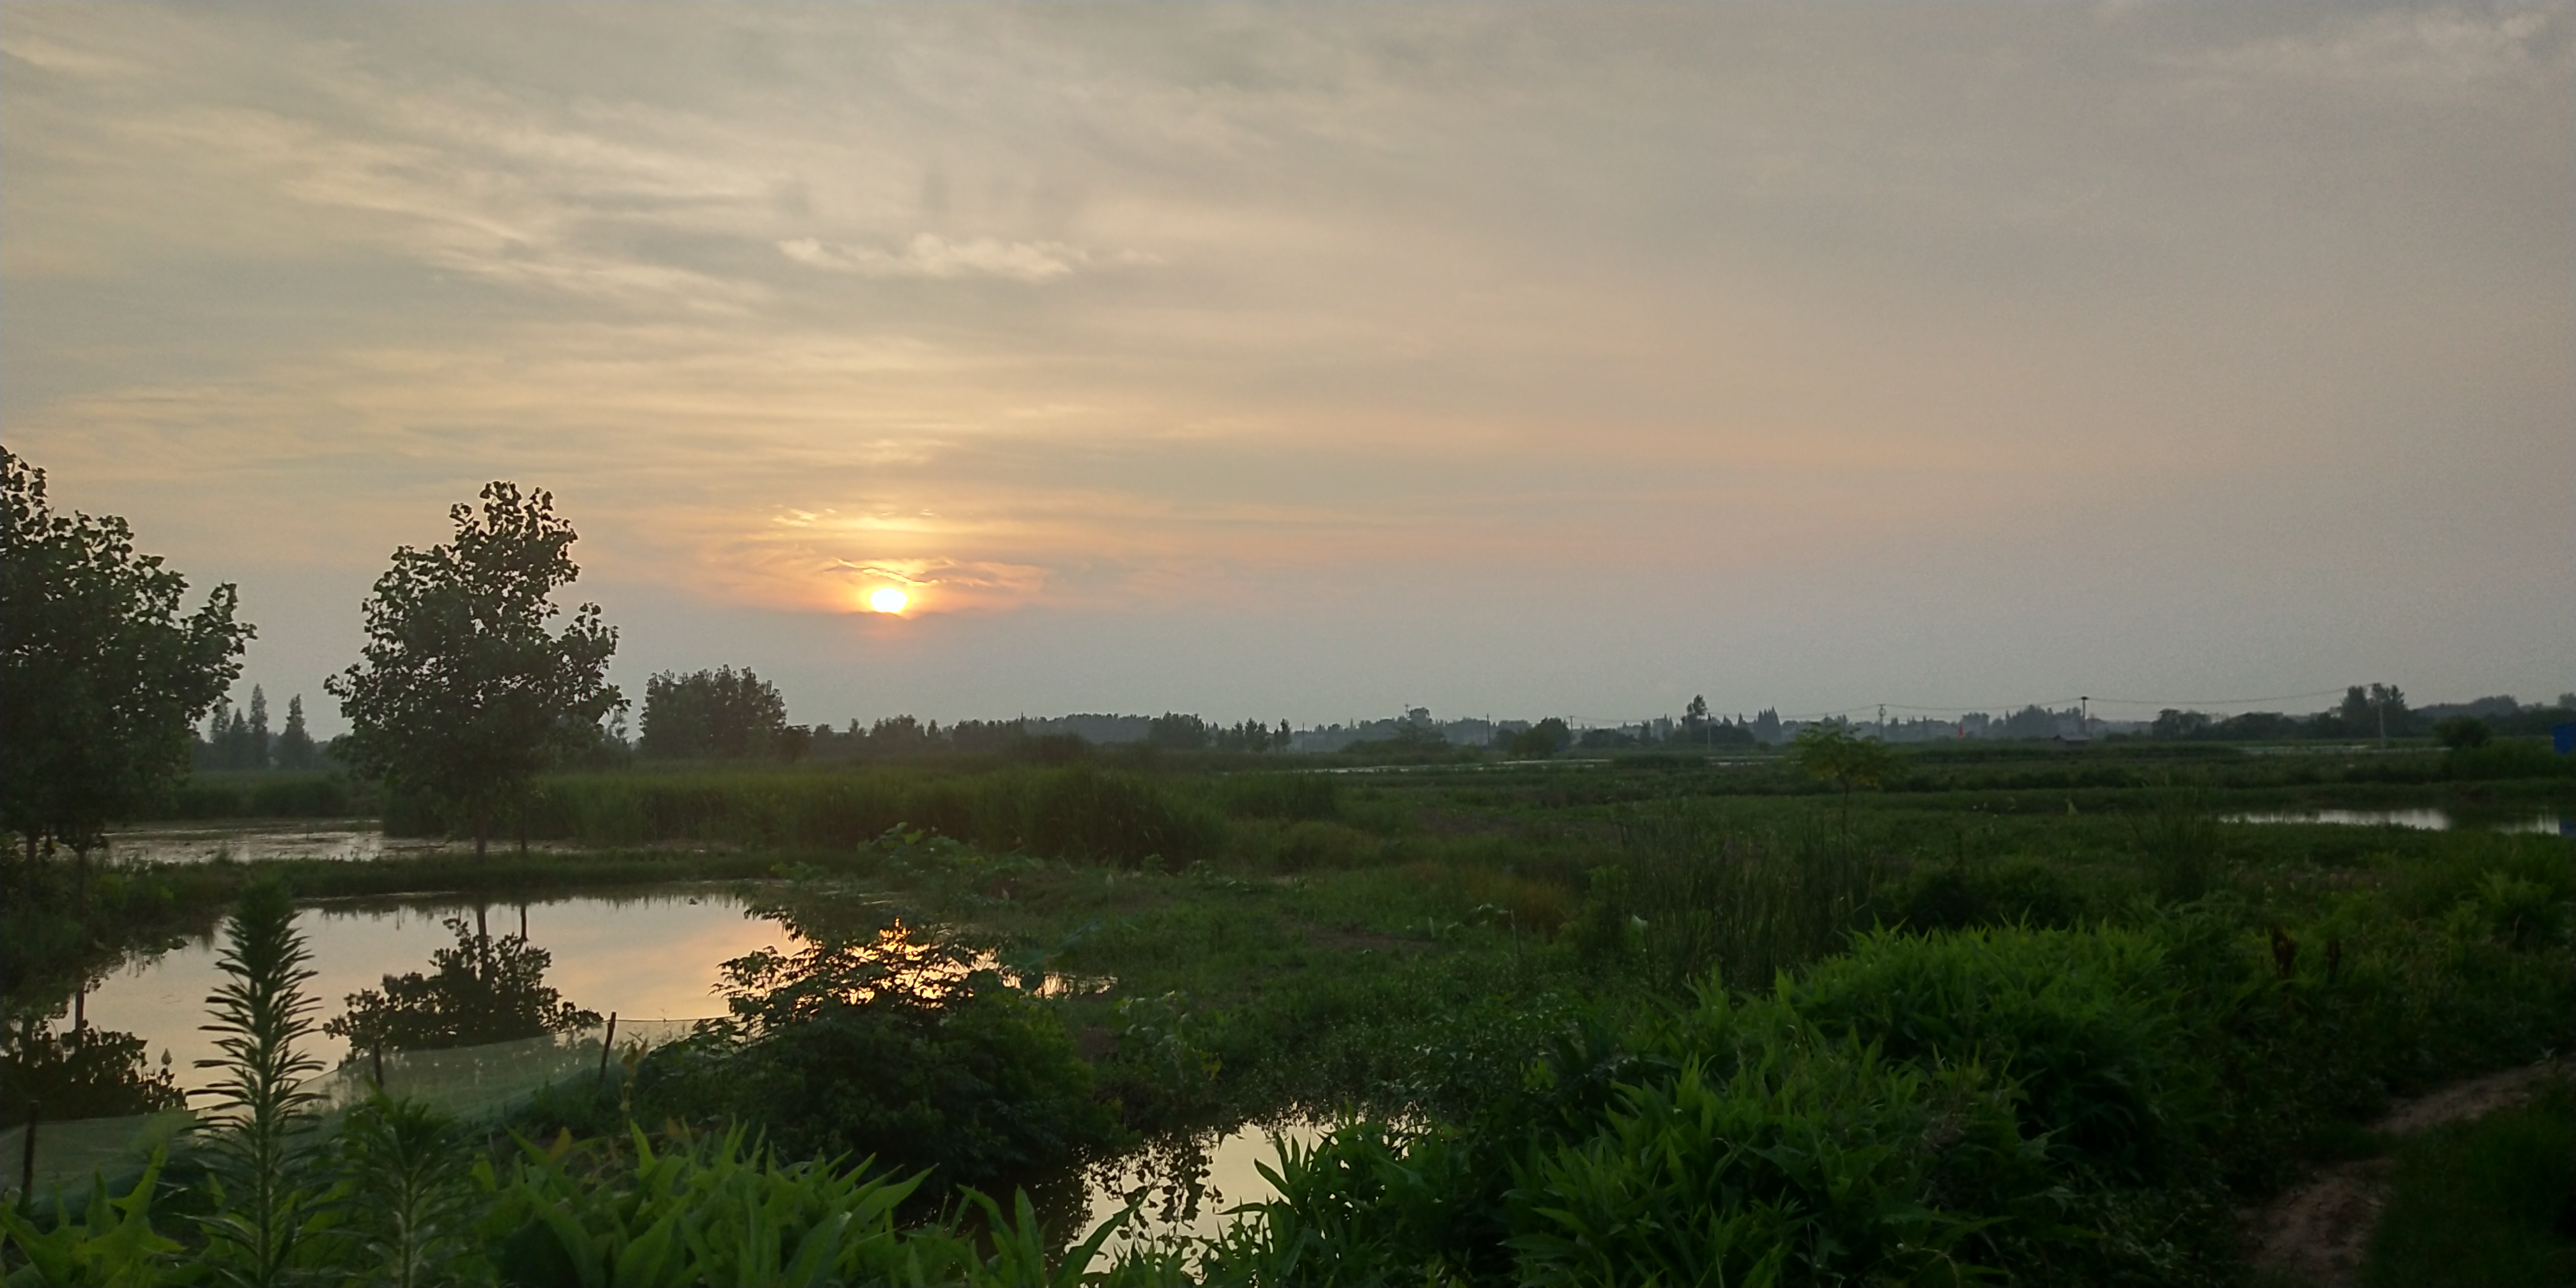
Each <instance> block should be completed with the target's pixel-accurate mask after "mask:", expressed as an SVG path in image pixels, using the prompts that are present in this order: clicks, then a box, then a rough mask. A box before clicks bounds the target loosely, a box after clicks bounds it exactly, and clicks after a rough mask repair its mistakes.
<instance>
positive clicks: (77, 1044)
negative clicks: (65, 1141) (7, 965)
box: [0, 1015, 186, 1127]
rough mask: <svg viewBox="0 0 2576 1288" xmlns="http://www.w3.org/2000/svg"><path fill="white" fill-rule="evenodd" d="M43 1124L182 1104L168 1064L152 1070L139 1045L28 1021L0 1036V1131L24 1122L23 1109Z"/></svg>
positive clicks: (126, 1037) (129, 1038) (104, 1033)
mask: <svg viewBox="0 0 2576 1288" xmlns="http://www.w3.org/2000/svg"><path fill="white" fill-rule="evenodd" d="M31 1101H32V1102H34V1104H35V1107H36V1113H38V1114H39V1115H41V1116H42V1117H44V1118H45V1119H47V1120H49V1121H54V1122H60V1121H64V1120H67V1119H74V1118H121V1117H124V1116H125V1115H127V1114H142V1113H151V1112H153V1111H155V1110H160V1109H176V1108H178V1107H179V1106H180V1105H182V1104H184V1103H186V1102H185V1099H184V1095H183V1093H182V1092H181V1091H180V1090H179V1084H178V1080H177V1079H176V1078H174V1077H173V1076H172V1075H171V1072H170V1065H169V1057H168V1055H167V1054H164V1055H163V1057H162V1065H161V1068H160V1069H158V1070H154V1069H153V1068H152V1067H151V1064H150V1063H149V1062H148V1061H147V1060H146V1059H145V1058H144V1044H143V1039H142V1038H140V1037H137V1036H135V1035H134V1034H131V1033H119V1032H116V1031H115V1030H112V1029H100V1028H93V1027H90V1026H88V1025H75V1026H74V1027H73V1029H72V1030H71V1031H70V1032H68V1033H55V1032H52V1031H51V1030H50V1028H49V1027H48V1025H47V1023H46V1021H45V1020H43V1019H41V1018H39V1017H37V1016H34V1015H29V1016H26V1017H25V1018H23V1019H21V1020H20V1021H19V1023H18V1024H17V1025H16V1026H15V1027H14V1028H12V1029H9V1030H7V1031H5V1032H0V1125H7V1126H12V1127H14V1126H17V1125H18V1124H20V1123H23V1122H25V1121H27V1118H28V1106H29V1102H31Z"/></svg>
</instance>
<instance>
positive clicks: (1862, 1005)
mask: <svg viewBox="0 0 2576 1288" xmlns="http://www.w3.org/2000/svg"><path fill="white" fill-rule="evenodd" d="M2179 985H2180V980H2179V979H2178V978H2177V977H2176V976H2174V975H2173V974H2172V973H2171V972H2168V971H2166V970H2165V969H2164V954H2163V950H2162V949H2161V947H2160V946H2159V945H2157V943H2156V942H2155V941H2154V940H2153V938H2152V937H2150V936H2149V935H2147V934H2145V933H2143V932H2139V931H2131V930H2119V929H2113V928H2110V927H2101V928H2098V929H2094V930H2081V931H2078V930H2025V929H2007V928H1987V929H1981V930H1974V931H1965V932H1960V933H1955V934H1944V935H1931V936H1917V935H1905V934H1900V933H1897V932H1894V931H1879V932H1876V933H1872V934H1869V935H1865V936H1863V937H1861V938H1860V939H1859V940H1858V941H1857V942H1855V943H1854V944H1853V946H1852V951H1851V952H1850V953H1848V954H1846V955H1844V956H1840V957H1836V958H1833V959H1830V960H1827V961H1823V962H1819V963H1817V965H1816V967H1815V968H1814V969H1813V970H1812V971H1810V972H1808V974H1807V975H1806V976H1805V977H1804V978H1803V979H1800V980H1798V981H1796V982H1794V983H1790V984H1786V985H1784V986H1783V989H1782V997H1783V998H1784V999H1786V1000H1787V1001H1788V1002H1789V1004H1790V1005H1792V1006H1794V1007H1796V1008H1797V1009H1798V1011H1799V1013H1800V1014H1802V1015H1804V1016H1805V1017H1807V1018H1808V1019H1809V1020H1810V1021H1812V1022H1814V1023H1816V1024H1817V1025H1819V1026H1821V1027H1823V1028H1825V1029H1827V1030H1828V1031H1831V1032H1835V1033H1840V1034H1845V1035H1848V1036H1849V1037H1851V1038H1853V1039H1854V1040H1856V1041H1859V1042H1863V1043H1867V1044H1870V1045H1872V1046H1874V1047H1877V1048H1878V1049H1880V1050H1882V1051H1884V1052H1885V1053H1886V1054H1887V1056H1888V1058H1890V1059H1893V1060H1900V1061H1907V1062H1911V1063H1915V1064H1918V1065H1922V1066H1924V1067H1932V1068H1937V1067H1941V1066H1944V1065H1947V1064H1952V1063H1957V1062H1962V1061H1981V1062H1983V1063H1985V1064H1987V1065H1989V1066H1991V1067H1993V1068H1996V1069H1999V1070H2002V1071H2003V1072H2005V1073H2007V1074H2009V1075H2010V1076H2011V1077H2012V1078H2013V1080H2014V1081H2015V1083H2016V1084H2017V1085H2018V1086H2019V1087H2020V1088H2021V1091H2022V1095H2023V1099H2022V1102H2021V1107H2020V1112H2021V1114H2022V1118H2023V1122H2024V1126H2025V1128H2026V1130H2027V1131H2028V1133H2029V1134H2030V1135H2031V1136H2032V1137H2034V1138H2043V1137H2044V1138H2045V1139H2046V1140H2047V1141H2048V1142H2049V1147H2050V1148H2051V1149H2052V1150H2054V1151H2057V1152H2058V1153H2059V1154H2060V1155H2061V1156H2062V1157H2064V1158H2066V1159H2067V1160H2069V1161H2071V1162H2080V1163H2081V1164H2083V1165H2085V1166H2088V1167H2093V1168H2099V1169H2103V1170H2104V1171H2106V1172H2107V1173H2108V1174H2109V1175H2111V1176H2113V1177H2115V1178H2117V1179H2119V1180H2120V1181H2122V1182H2124V1183H2147V1182H2161V1181H2167V1180H2170V1179H2172V1178H2174V1177H2176V1176H2177V1175H2179V1174H2180V1172H2181V1169H2182V1168H2183V1167H2184V1166H2185V1165H2186V1164H2187V1163H2188V1162H2189V1161H2190V1157H2191V1153H2190V1151H2191V1146H2192V1142H2193V1140H2194V1138H2195V1136H2196V1131H2195V1128H2196V1127H2198V1125H2199V1123H2198V1120H2197V1119H2196V1118H2195V1117H2194V1116H2193V1115H2194V1114H2195V1113H2197V1112H2200V1111H2201V1108H2202V1106H2203V1105H2204V1104H2205V1103H2206V1101H2207V1098H2208V1092H2207V1089H2206V1088H2205V1087H2203V1086H2201V1085H2199V1075H2198V1074H2197V1073H2196V1072H2195V1071H2196V1070H2197V1068H2198V1063H2199V1062H2198V1061H2197V1060H2196V1059H2195V1058H2194V1056H2193V1054H2192V1052H2191V1051H2190V1049H2189V1041H2188V1040H2189V1038H2190V1037H2191V1036H2192V1029H2191V1027H2190V1026H2189V1024H2188V1023H2187V1019H2186V1016H2185V1015H2184V1013H2183V1011H2184V1002H2183V999H2182V998H2181V996H2180V989H2179Z"/></svg>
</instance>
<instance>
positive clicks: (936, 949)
mask: <svg viewBox="0 0 2576 1288" xmlns="http://www.w3.org/2000/svg"><path fill="white" fill-rule="evenodd" d="M799 929H800V930H802V931H804V932H805V933H807V934H809V935H811V934H813V933H814V928H812V927H801V928H799ZM725 969H726V973H727V976H728V984H727V986H726V987H727V991H728V992H729V994H730V995H731V997H730V1007H731V1010H732V1012H733V1014H732V1016H731V1017H730V1018H729V1019H727V1020H724V1021H717V1022H712V1023H710V1024H707V1025H703V1026H701V1028H700V1031H699V1032H698V1033H696V1034H695V1035H693V1036H691V1037H690V1038H688V1039H686V1040H684V1041H681V1042H677V1043H673V1044H671V1045H670V1046H667V1047H664V1048H662V1049H661V1050H659V1051H656V1052H654V1053H653V1054H652V1055H650V1056H648V1057H647V1058H646V1059H645V1060H644V1062H643V1064H642V1065H641V1066H640V1067H639V1068H638V1070H637V1073H636V1080H635V1098H636V1103H637V1105H638V1112H639V1113H640V1114H641V1115H642V1116H643V1117H644V1118H645V1119H647V1120H648V1121H649V1120H651V1119H653V1118H654V1117H655V1116H657V1115H671V1116H674V1117H677V1118H680V1119H681V1120H683V1121H688V1122H710V1121H721V1120H726V1119H731V1120H733V1121H737V1122H741V1123H745V1124H749V1125H752V1126H755V1127H757V1128H758V1129H759V1130H761V1131H762V1132H763V1133H764V1134H765V1136H766V1138H767V1140H768V1141H769V1143H770V1144H771V1145H772V1146H773V1147H775V1148H777V1149H779V1150H781V1151H783V1152H784V1153H786V1154H788V1155H790V1156H793V1157H825V1156H849V1157H867V1158H875V1159H877V1160H879V1161H880V1162H883V1163H885V1164H886V1165H889V1166H893V1167H897V1168H901V1169H904V1170H907V1171H909V1170H914V1169H927V1170H929V1171H931V1172H932V1173H933V1174H934V1178H935V1183H934V1185H933V1191H934V1192H937V1191H941V1190H944V1189H946V1188H947V1187H948V1186H950V1185H954V1184H964V1185H991V1184H994V1183H996V1182H1005V1181H1021V1180H1027V1179H1030V1178H1033V1177H1035V1176H1037V1175H1039V1174H1041V1173H1044V1172H1050V1171H1054V1170H1056V1169H1059V1168H1061V1167H1063V1166H1064V1165H1065V1164H1067V1163H1070V1162H1072V1161H1075V1160H1078V1159H1080V1158H1081V1157H1083V1156H1085V1155H1086V1154H1088V1153H1090V1152H1092V1151H1094V1150H1097V1149H1099V1148H1102V1147H1104V1146H1106V1145H1108V1144H1110V1143H1112V1142H1113V1141H1114V1140H1116V1139H1117V1137H1118V1128H1117V1123H1116V1121H1115V1119H1114V1118H1113V1117H1112V1115H1111V1114H1110V1112H1109V1111H1108V1110H1107V1109H1106V1108H1104V1107H1103V1106H1101V1105H1100V1104H1098V1103H1096V1102H1095V1101H1094V1100H1093V1098H1092V1080H1091V1070H1090V1066H1088V1065H1086V1064H1084V1063H1083V1062H1082V1060H1081V1058H1080V1056H1078V1055H1077V1054H1076V1052H1075V1050H1074V1045H1073V1039H1072V1037H1071V1036H1070V1035H1069V1034H1067V1033H1066V1032H1065V1028H1064V1024H1063V1022H1062V1021H1061V1020H1060V1019H1058V1018H1057V1017H1056V1015H1055V1013H1054V1012H1053V1011H1051V1010H1049V1009H1047V1008H1046V1007H1045V1006H1044V1005H1042V1004H1040V1003H1038V1002H1037V1001H1035V1000H1033V999H1031V998H1030V997H1028V996H1027V995H1026V994H1024V993H1022V992H1020V991H1019V990H1017V989H1014V988H1011V987H1009V986H1008V985H1006V984H1004V983H1003V981H1002V979H1001V977H1000V976H999V975H998V974H996V973H994V972H993V971H990V970H983V969H977V968H976V962H975V960H974V958H973V955H972V954H971V953H969V952H967V951H966V950H965V949H963V948H962V947H960V946H958V945H956V944H954V943H952V942H948V941H943V940H925V939H921V938H919V937H917V936H914V935H913V934H911V932H909V931H908V930H907V929H906V928H905V927H903V926H902V925H901V923H895V924H893V925H892V926H888V927H881V928H880V929H879V930H878V931H877V932H876V933H875V934H874V935H856V934H833V933H830V932H824V933H822V934H821V935H820V936H818V937H817V941H816V942H814V943H813V944H812V946H810V947H808V948H807V949H805V950H803V951H802V952H799V953H797V954H795V955H794V956H792V957H790V956H782V955H779V954H776V953H769V952H762V953H754V954H752V955H750V956H748V957H744V958H740V959H737V960H735V961H733V962H729V963H727V964H726V967H725Z"/></svg>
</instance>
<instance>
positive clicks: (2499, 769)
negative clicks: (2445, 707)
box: [2442, 738, 2568, 780]
mask: <svg viewBox="0 0 2576 1288" xmlns="http://www.w3.org/2000/svg"><path fill="white" fill-rule="evenodd" d="M2442 772H2443V774H2444V775H2445V776H2446V777H2450V778H2460V779H2476V780H2493V779H2504V778H2559V779H2564V778H2566V777H2567V776H2568V762H2567V757H2565V756H2561V755H2559V754H2558V753H2556V752H2553V751H2551V750H2550V749H2549V744H2548V743H2546V742H2542V741H2540V740H2538V739H2532V738H2506V739H2500V740H2497V741H2493V742H2483V743H2475V744H2472V745H2469V746H2465V747H2453V748H2452V749H2451V750H2450V751H2448V752H2445V753H2443V756H2442Z"/></svg>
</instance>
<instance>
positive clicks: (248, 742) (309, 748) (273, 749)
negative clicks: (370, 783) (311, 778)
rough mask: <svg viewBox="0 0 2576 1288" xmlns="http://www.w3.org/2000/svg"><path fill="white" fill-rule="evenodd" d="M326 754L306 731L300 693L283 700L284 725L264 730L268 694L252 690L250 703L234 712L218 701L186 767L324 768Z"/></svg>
mask: <svg viewBox="0 0 2576 1288" xmlns="http://www.w3.org/2000/svg"><path fill="white" fill-rule="evenodd" d="M329 764H330V755H329V753H328V752H326V751H325V750H324V749H323V748H322V746H321V744H319V743H316V742H314V741H313V735H312V734H311V733H310V732H308V731H307V730H306V729H305V727H304V695H303V694H300V693H299V694H296V695H295V696H294V697H292V698H289V699H287V700H286V727H285V728H284V729H281V730H279V731H277V732H276V733H274V734H272V733H270V732H269V729H268V694H267V693H265V692H263V691H262V690H261V689H260V687H259V686H258V685H256V684H254V685H252V686H250V705H249V706H246V707H241V708H235V707H234V706H233V705H232V704H231V703H229V702H227V701H225V700H223V699H221V698H217V699H216V700H215V710H214V714H213V715H211V716H209V717H208V718H207V720H206V728H205V731H204V732H203V733H199V734H197V735H195V741H194V745H192V746H191V747H190V748H189V749H188V766H189V768H191V769H196V770H209V769H213V770H226V769H230V770H241V769H252V770H258V769H283V770H289V771H301V770H311V769H321V768H325V767H326V766H328V765H329Z"/></svg>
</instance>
